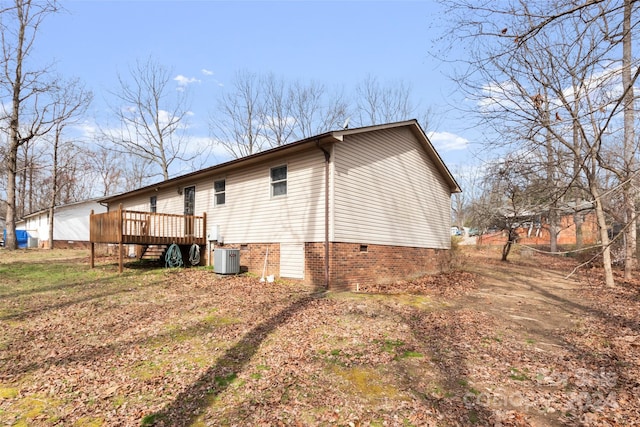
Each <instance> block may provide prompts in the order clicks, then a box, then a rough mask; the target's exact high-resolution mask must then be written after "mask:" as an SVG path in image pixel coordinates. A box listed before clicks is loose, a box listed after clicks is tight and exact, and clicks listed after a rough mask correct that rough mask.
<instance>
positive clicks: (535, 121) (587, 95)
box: [449, 1, 638, 286]
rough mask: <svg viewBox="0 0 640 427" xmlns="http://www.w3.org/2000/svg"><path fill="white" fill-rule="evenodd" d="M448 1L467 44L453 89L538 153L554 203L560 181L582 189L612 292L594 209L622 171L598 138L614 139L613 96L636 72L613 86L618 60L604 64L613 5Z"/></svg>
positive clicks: (614, 20) (602, 224) (603, 228)
mask: <svg viewBox="0 0 640 427" xmlns="http://www.w3.org/2000/svg"><path fill="white" fill-rule="evenodd" d="M449 3H455V5H456V6H457V7H460V6H461V3H463V4H464V7H468V9H465V10H459V9H458V12H459V13H461V14H464V15H465V16H464V17H461V20H460V21H458V22H457V24H456V25H457V27H456V28H458V29H459V30H460V34H462V38H463V39H466V40H469V41H471V42H472V43H473V47H472V49H471V50H470V51H471V52H472V55H471V58H470V59H469V60H467V61H465V64H466V65H467V66H469V67H468V68H467V69H468V70H471V72H470V73H467V74H464V75H461V76H458V81H459V82H460V83H461V87H463V88H464V89H465V91H466V93H467V94H469V95H472V96H473V95H475V96H478V95H479V94H482V97H483V98H484V99H480V98H478V99H479V101H480V102H479V105H480V107H481V108H480V113H481V114H480V117H481V119H482V120H483V121H484V123H485V124H489V125H490V126H491V127H492V128H493V129H495V130H498V131H499V132H498V134H499V135H501V136H502V139H507V140H508V141H509V142H511V143H516V146H517V147H518V149H523V147H526V146H532V147H536V146H537V147H540V148H543V149H544V151H541V152H546V153H547V155H546V156H544V157H541V161H544V162H545V164H546V165H547V167H546V171H547V172H546V173H547V179H546V180H545V181H546V183H547V184H546V185H547V186H550V188H548V190H549V192H550V193H551V194H554V195H555V196H554V199H555V200H556V201H559V200H560V198H562V197H564V195H565V194H569V193H570V187H568V186H567V185H569V186H575V185H577V184H581V183H583V184H584V189H585V190H586V191H587V192H588V194H589V196H590V198H591V200H590V201H591V203H592V205H593V206H594V207H595V211H596V216H597V218H598V225H599V228H600V240H601V243H602V248H603V249H602V257H603V262H604V265H605V277H606V282H607V284H608V285H611V286H612V285H613V284H614V283H613V275H612V271H611V255H610V249H609V241H608V235H607V218H606V215H605V212H606V206H605V205H604V203H605V201H606V198H605V197H604V196H605V194H606V192H607V191H608V190H607V189H606V188H603V186H602V184H603V180H602V176H603V174H604V173H607V171H608V172H612V173H613V174H614V175H616V176H618V177H620V172H622V170H621V169H620V168H619V167H618V166H617V165H616V164H614V163H613V162H611V161H610V160H609V159H613V158H614V157H615V156H613V155H612V154H611V151H610V150H609V146H608V145H607V144H606V141H607V138H609V137H610V136H611V135H612V134H613V133H615V128H614V123H615V122H616V120H617V118H618V116H619V115H620V112H621V106H622V105H623V100H624V98H625V96H626V93H628V90H630V88H631V85H633V83H634V82H635V81H636V79H637V76H638V73H637V72H636V73H635V74H633V75H632V76H631V78H630V79H627V80H628V81H626V82H625V83H624V84H622V85H620V83H621V78H620V69H621V67H620V65H619V64H620V61H619V60H618V61H617V62H616V61H614V60H612V58H614V57H615V54H616V51H615V48H616V47H617V46H619V45H618V43H617V42H615V41H614V40H613V38H612V35H613V34H615V32H616V31H615V30H613V31H612V29H615V28H619V26H620V23H621V22H622V16H621V15H622V7H621V5H620V4H619V3H617V2H609V1H607V2H599V1H586V2H584V3H582V4H579V5H578V6H576V4H575V2H564V1H549V2H533V3H531V2H525V1H513V2H509V3H507V4H497V3H495V4H494V3H483V4H481V5H479V4H478V3H473V2H458V1H455V2H449ZM534 9H535V10H534ZM558 11H559V12H558ZM612 24H613V25H612ZM485 36H489V37H485ZM485 42H486V44H483V43H485ZM616 86H624V87H623V89H622V90H621V91H620V90H616ZM523 130H524V131H525V132H523ZM523 142H525V143H526V144H528V145H525V146H523V144H522V143H523ZM504 147H505V146H504V145H503V148H504ZM571 160H573V161H571ZM566 164H568V165H572V166H573V170H571V168H569V167H566V166H565V165H566ZM561 171H569V172H570V175H568V176H567V178H568V179H567V180H565V181H562V180H559V179H558V177H557V176H556V174H557V173H559V172H561ZM632 173H635V172H632ZM583 179H584V181H583ZM563 182H564V183H563ZM565 183H566V184H565ZM619 183H620V181H618V184H619ZM541 184H542V183H541ZM559 184H561V185H559ZM553 204H554V203H553V201H551V202H550V206H551V207H553Z"/></svg>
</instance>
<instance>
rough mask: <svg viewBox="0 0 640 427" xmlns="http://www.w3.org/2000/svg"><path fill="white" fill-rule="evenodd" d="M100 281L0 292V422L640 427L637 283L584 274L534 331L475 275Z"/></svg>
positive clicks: (170, 275) (202, 273) (178, 274)
mask: <svg viewBox="0 0 640 427" xmlns="http://www.w3.org/2000/svg"><path fill="white" fill-rule="evenodd" d="M472 262H473V260H472ZM482 262H483V264H484V265H485V266H486V268H488V269H499V268H502V266H503V264H500V263H496V264H495V265H491V263H490V262H485V261H484V260H482ZM527 262H528V261H527V260H522V266H525V267H526V265H527ZM539 263H540V260H538V261H536V262H533V264H538V265H539ZM544 263H545V265H547V264H548V262H547V261H544ZM512 265H513V264H512ZM557 267H558V268H564V267H565V266H557ZM43 268H44V267H43ZM77 268H78V269H84V268H85V267H84V266H83V265H79V266H77ZM109 268H111V267H110V266H107V267H105V271H104V272H103V273H101V274H97V273H92V272H90V271H87V272H85V273H83V275H82V276H81V277H82V279H81V280H76V279H73V280H71V279H70V280H69V281H68V282H67V283H64V284H59V285H55V286H53V285H47V284H46V279H43V280H42V283H39V284H35V283H34V284H31V285H29V286H25V285H24V283H14V284H13V286H12V287H6V286H4V285H2V284H0V318H1V323H0V421H1V422H2V424H4V425H12V424H17V425H21V424H22V425H36V426H37V425H43V426H44V425H46V426H51V425H54V426H55V425H60V426H62V425H64V426H67V425H77V426H100V425H104V426H112V425H122V426H139V425H159V426H160V425H164V426H187V425H195V426H206V425H210V426H221V425H237V426H247V425H256V426H259V425H265V426H274V425H294V426H295V425H300V426H309V425H327V426H329V425H331V426H332V425H344V426H380V425H387V426H410V425H414V426H424V425H427V426H429V425H474V424H475V425H505V426H507V425H585V424H587V425H589V424H592V425H607V424H609V425H630V424H634V423H637V422H639V421H640V414H639V413H638V408H640V402H639V401H638V396H640V393H639V392H640V388H639V387H640V384H639V383H638V378H640V370H639V366H640V365H639V360H638V354H639V347H638V346H639V344H640V341H638V336H639V335H640V332H639V331H638V327H639V324H638V321H639V320H640V310H639V308H638V306H639V304H638V291H639V289H640V287H638V284H637V283H626V284H624V285H622V286H620V287H619V288H616V289H614V290H609V289H605V288H604V287H603V285H602V284H601V283H600V281H598V280H596V278H595V277H594V276H593V275H590V280H586V278H582V279H581V285H580V287H579V290H578V291H577V292H574V294H575V295H570V294H567V295H564V296H566V297H567V298H566V300H564V301H560V299H558V300H554V301H555V302H556V303H557V310H558V312H563V311H566V312H570V313H571V316H570V317H567V319H568V321H567V322H566V324H558V325H557V328H554V329H545V330H544V331H537V330H533V329H526V328H523V327H522V325H521V324H517V323H514V322H509V321H508V319H507V318H506V317H502V316H500V315H499V312H500V311H506V310H507V307H502V306H501V307H497V309H498V310H497V311H495V312H492V311H491V310H489V309H487V307H490V308H491V306H492V305H494V304H496V301H495V300H494V301H493V304H492V300H491V298H490V297H489V298H484V297H482V298H480V297H477V296H476V294H478V293H479V292H480V291H481V290H483V289H484V290H486V289H487V288H486V286H488V285H487V284H486V279H485V278H483V277H482V274H480V273H476V274H472V273H467V272H452V273H448V274H444V275H438V276H433V277H424V278H420V279H416V280H413V281H406V282H405V281H401V282H397V283H394V284H390V285H384V286H382V285H375V286H374V285H369V286H367V287H365V288H364V290H365V292H361V293H339V294H333V293H324V292H319V291H318V290H315V289H309V288H305V287H303V286H301V285H299V284H288V283H262V282H259V280H258V279H256V278H252V277H240V276H239V277H221V276H216V275H214V274H213V273H212V272H211V271H210V270H203V269H180V270H161V271H145V270H135V269H128V270H127V271H126V272H125V273H124V276H123V277H122V278H121V279H118V280H114V279H112V277H115V276H117V275H114V274H113V273H112V272H111V271H110V270H109ZM523 274H524V275H525V276H526V275H527V272H526V268H524V267H523ZM514 283H515V282H514ZM511 286H514V287H515V286H516V284H512V285H511ZM513 291H514V292H519V291H518V290H517V289H513ZM514 301H515V300H514ZM517 303H518V301H516V302H514V306H513V307H508V309H509V310H512V309H513V310H517V309H518V305H517ZM532 303H533V302H531V301H525V303H524V304H532ZM510 312H511V311H510ZM496 313H498V314H496ZM514 313H516V312H515V311H514ZM551 315H553V313H552V314H551ZM541 334H542V335H541ZM544 334H546V336H544Z"/></svg>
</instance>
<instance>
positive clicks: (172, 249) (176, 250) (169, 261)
mask: <svg viewBox="0 0 640 427" xmlns="http://www.w3.org/2000/svg"><path fill="white" fill-rule="evenodd" d="M164 266H165V267H167V268H169V267H182V266H183V262H182V253H181V252H180V247H179V246H178V245H176V244H175V243H172V244H171V246H169V249H167V253H166V254H165V256H164Z"/></svg>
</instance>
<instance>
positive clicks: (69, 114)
mask: <svg viewBox="0 0 640 427" xmlns="http://www.w3.org/2000/svg"><path fill="white" fill-rule="evenodd" d="M54 95H56V99H55V101H54V103H53V106H52V114H53V116H54V118H55V123H54V127H53V132H52V133H53V135H52V141H51V142H52V165H51V195H50V201H49V249H53V231H54V230H53V227H54V223H55V222H54V216H55V207H56V204H57V203H56V202H57V200H58V198H59V196H60V182H59V172H60V162H59V154H60V148H61V145H62V144H64V143H65V141H64V140H63V138H64V130H65V128H66V127H67V126H69V125H71V124H73V123H74V122H75V121H77V119H78V118H79V117H80V116H81V115H82V114H83V113H84V112H85V111H86V109H87V108H88V106H89V104H90V102H91V100H92V98H93V94H92V93H91V92H88V91H86V90H85V89H84V88H83V87H82V86H81V85H80V83H79V82H78V80H73V81H70V82H68V83H67V84H63V85H61V86H60V88H59V90H58V91H56V93H55V94H54Z"/></svg>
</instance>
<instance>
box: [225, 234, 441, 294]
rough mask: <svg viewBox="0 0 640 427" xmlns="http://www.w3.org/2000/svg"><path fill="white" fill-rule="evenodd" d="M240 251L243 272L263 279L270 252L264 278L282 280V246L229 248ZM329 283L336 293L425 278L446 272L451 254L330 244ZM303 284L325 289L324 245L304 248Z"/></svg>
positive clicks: (266, 245)
mask: <svg viewBox="0 0 640 427" xmlns="http://www.w3.org/2000/svg"><path fill="white" fill-rule="evenodd" d="M224 247H225V248H230V249H240V267H241V271H248V272H250V273H253V274H255V275H258V276H261V275H262V270H263V267H264V262H265V255H266V251H267V248H269V255H268V258H267V268H266V273H265V275H270V274H273V275H275V276H276V277H279V276H280V244H278V243H250V244H246V245H238V244H228V245H225V246H224ZM329 258H330V262H329V283H330V289H331V290H335V291H341V290H356V288H357V287H358V286H359V285H363V284H371V283H389V282H393V281H396V280H401V279H409V278H413V277H417V276H421V275H424V274H432V273H437V272H440V271H443V270H445V269H446V266H447V265H448V259H449V251H448V250H443V249H428V248H413V247H404V246H385V245H370V244H358V243H335V242H334V243H330V247H329ZM304 277H305V279H304V283H305V284H308V285H312V286H316V287H318V288H324V285H325V263H324V244H323V243H306V244H305V272H304Z"/></svg>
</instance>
